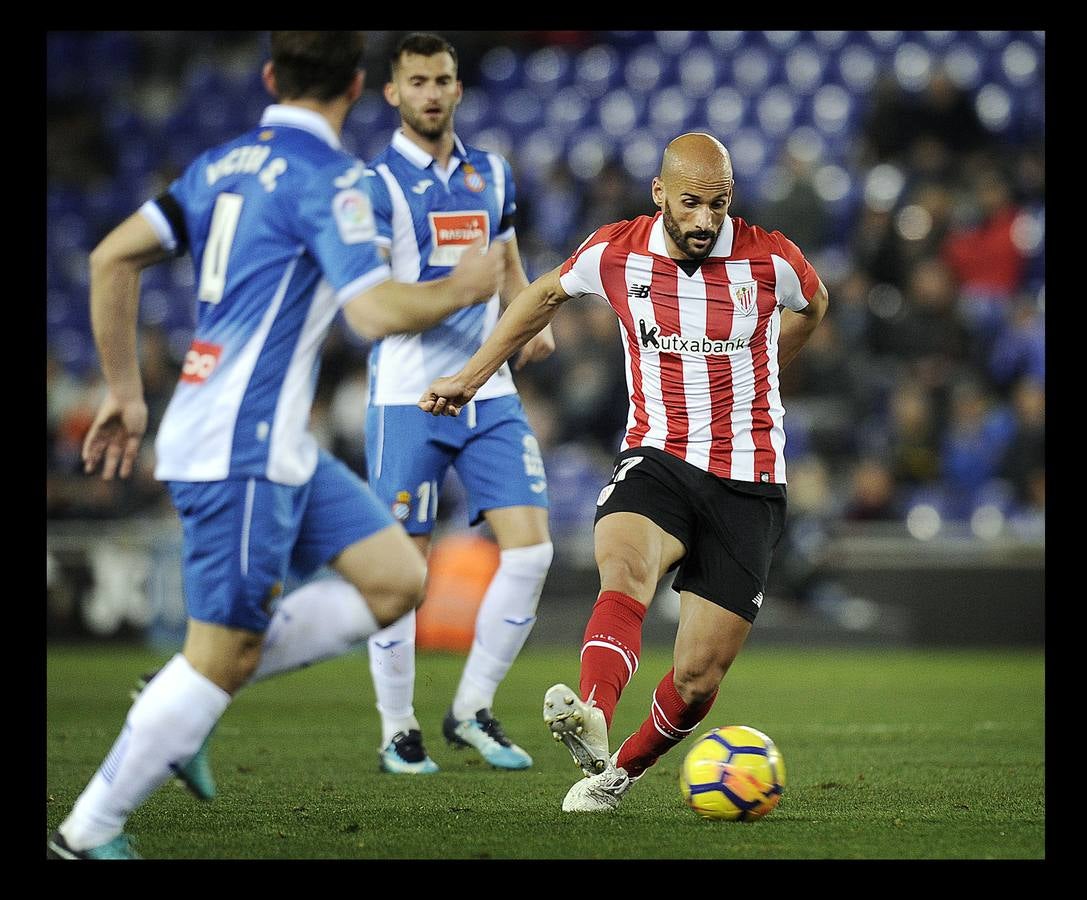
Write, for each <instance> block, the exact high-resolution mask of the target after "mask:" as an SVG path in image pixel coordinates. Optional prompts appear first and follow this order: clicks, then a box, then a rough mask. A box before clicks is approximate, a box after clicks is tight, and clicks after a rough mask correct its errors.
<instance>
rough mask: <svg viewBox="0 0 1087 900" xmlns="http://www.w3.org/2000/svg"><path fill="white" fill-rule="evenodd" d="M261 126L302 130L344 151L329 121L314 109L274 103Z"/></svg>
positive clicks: (269, 107) (263, 116) (266, 109)
mask: <svg viewBox="0 0 1087 900" xmlns="http://www.w3.org/2000/svg"><path fill="white" fill-rule="evenodd" d="M260 124H261V125H285V126H287V127H289V128H301V129H302V130H303V131H308V132H309V133H310V134H313V135H316V136H317V137H319V138H320V139H321V140H322V141H324V142H325V143H326V144H328V145H329V146H330V147H335V148H336V149H337V150H340V149H342V146H341V144H340V138H339V136H338V135H337V134H336V132H335V131H333V130H332V126H331V125H329V124H328V119H326V118H325V117H324V116H322V115H321V114H320V113H317V112H314V111H313V110H312V109H306V108H305V107H302V106H291V105H290V104H287V103H273V104H272V105H271V106H268V107H265V110H264V115H262V116H261V117H260Z"/></svg>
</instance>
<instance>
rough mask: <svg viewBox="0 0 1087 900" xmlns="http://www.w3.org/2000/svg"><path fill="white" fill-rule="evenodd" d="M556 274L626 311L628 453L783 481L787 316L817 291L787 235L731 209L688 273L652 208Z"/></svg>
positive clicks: (611, 229) (615, 227)
mask: <svg viewBox="0 0 1087 900" xmlns="http://www.w3.org/2000/svg"><path fill="white" fill-rule="evenodd" d="M560 281H561V283H562V289H563V290H564V291H565V292H566V293H567V294H569V295H570V296H572V297H576V296H580V295H582V294H599V295H600V296H602V297H604V298H605V299H606V300H607V301H608V303H610V304H611V306H612V309H614V310H615V314H616V315H617V316H618V317H619V322H620V328H621V332H622V334H623V338H624V340H623V349H624V351H625V353H626V367H627V371H626V376H627V388H628V389H629V392H630V412H629V415H628V417H627V430H626V436H625V437H624V439H623V444H622V447H621V450H627V449H629V448H631V447H657V448H658V449H661V450H664V451H665V452H667V453H671V454H672V455H674V456H677V457H679V458H680V459H682V460H685V461H686V462H688V463H690V464H691V465H693V466H697V467H698V468H699V469H702V470H704V471H707V472H710V473H712V474H714V475H717V476H720V477H722V478H731V479H735V480H737V481H752V482H761V483H763V484H784V483H785V453H784V451H785V431H784V428H783V422H784V418H785V410H784V408H783V407H782V405H781V396H780V394H779V392H778V358H777V357H778V353H777V351H778V335H779V334H780V331H781V312H780V311H781V308H782V307H788V308H789V309H792V310H801V309H804V307H806V306H807V305H808V300H809V299H810V298H811V297H812V296H814V294H815V291H816V290H817V289H818V287H819V277H818V276H817V275H816V273H815V270H814V269H813V268H812V267H811V266H810V265H809V264H808V261H807V260H806V259H805V258H804V256H803V254H802V253H801V252H800V250H799V249H798V248H797V246H796V245H795V244H794V243H793V242H792V241H790V240H789V239H788V238H787V237H785V236H784V235H783V234H781V233H780V232H777V231H775V232H772V233H768V232H766V231H765V230H763V229H762V228H759V227H758V226H755V225H748V224H747V223H746V222H744V221H743V219H739V218H735V217H729V216H726V217H725V220H724V223H723V225H722V227H721V233H720V235H719V236H718V238H717V243H716V244H715V245H714V247H713V250H712V251H711V252H710V254H709V255H708V256H707V257H706V258H705V259H703V260H702V262H701V265H700V266H699V267H698V268H697V269H695V271H694V274H693V275H688V274H687V273H686V272H685V271H684V270H683V268H681V267H680V266H679V265H677V261H676V260H674V259H672V258H670V257H669V255H668V251H667V248H666V246H665V241H664V220H663V218H662V216H661V214H660V213H657V215H655V216H653V217H649V216H640V217H639V218H637V219H634V220H633V221H629V222H616V223H614V224H612V225H605V226H604V227H603V228H600V229H598V230H597V231H596V232H594V233H593V234H592V235H590V236H589V237H588V238H587V239H586V241H585V242H584V243H583V244H582V245H581V246H580V247H578V249H577V250H576V251H575V253H574V255H573V256H571V257H570V258H569V259H568V260H566V262H564V263H563V264H562V267H561V269H560Z"/></svg>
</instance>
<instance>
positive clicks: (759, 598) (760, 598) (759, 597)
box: [751, 591, 762, 609]
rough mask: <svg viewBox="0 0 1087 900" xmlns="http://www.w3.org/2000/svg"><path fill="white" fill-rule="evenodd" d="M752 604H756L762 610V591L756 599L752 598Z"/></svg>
mask: <svg viewBox="0 0 1087 900" xmlns="http://www.w3.org/2000/svg"><path fill="white" fill-rule="evenodd" d="M751 602H752V603H754V604H755V606H757V607H759V608H760V609H761V608H762V591H759V592H758V593H757V594H756V595H755V596H754V597H752V598H751Z"/></svg>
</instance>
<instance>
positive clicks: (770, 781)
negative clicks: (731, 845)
mask: <svg viewBox="0 0 1087 900" xmlns="http://www.w3.org/2000/svg"><path fill="white" fill-rule="evenodd" d="M679 789H680V793H681V794H682V795H683V800H684V802H685V803H686V804H687V805H688V806H689V807H690V808H691V809H693V810H694V811H695V812H696V813H698V814H699V815H700V816H702V818H704V819H721V820H724V821H726V822H751V821H754V820H755V819H761V818H762V817H763V816H765V815H767V814H768V813H769V812H770V811H771V810H772V809H773V808H774V807H775V806H777V805H778V801H779V800H781V795H782V792H783V791H784V790H785V761H784V760H783V759H782V758H781V751H779V750H778V748H777V746H776V745H775V744H774V742H773V741H772V740H770V738H769V737H767V736H766V735H765V734H763V733H762V732H761V731H757V730H756V729H754V728H749V727H748V726H747V725H728V726H726V727H724V728H715V729H713V731H710V732H708V733H706V734H704V735H702V737H700V738H699V739H698V740H697V741H695V743H694V746H692V747H691V750H690V752H689V753H688V754H687V756H686V758H685V759H684V760H683V768H682V769H681V770H680V773H679Z"/></svg>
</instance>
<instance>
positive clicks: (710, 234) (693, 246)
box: [663, 200, 724, 259]
mask: <svg viewBox="0 0 1087 900" xmlns="http://www.w3.org/2000/svg"><path fill="white" fill-rule="evenodd" d="M663 211H664V230H665V231H667V232H668V236H669V237H670V238H671V239H672V240H673V241H674V242H675V244H676V246H677V247H679V249H680V250H682V251H683V252H684V253H685V254H686V255H687V257H688V259H704V258H705V257H706V256H708V255H709V252H710V251H711V250H712V249H713V245H714V244H716V243H717V235H718V234H720V232H721V226H720V222H718V224H717V227H716V228H712V227H709V226H708V225H705V224H696V223H694V222H687V221H677V220H676V217H675V216H674V215H673V214H672V207H671V204H669V203H668V201H667V200H665V201H664V207H663ZM688 217H690V216H688ZM721 218H722V219H723V218H724V215H723V214H722V216H721Z"/></svg>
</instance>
